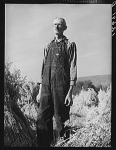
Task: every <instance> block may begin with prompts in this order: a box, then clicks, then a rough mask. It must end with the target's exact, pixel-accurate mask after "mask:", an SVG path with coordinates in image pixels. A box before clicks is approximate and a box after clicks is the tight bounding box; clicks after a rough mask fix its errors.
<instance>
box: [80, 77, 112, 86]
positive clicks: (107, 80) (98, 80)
mask: <svg viewBox="0 0 116 150" xmlns="http://www.w3.org/2000/svg"><path fill="white" fill-rule="evenodd" d="M86 80H91V81H92V83H93V84H94V85H95V86H98V85H100V84H101V85H106V86H107V85H109V84H110V83H111V75H96V76H87V77H79V78H78V79H77V81H86Z"/></svg>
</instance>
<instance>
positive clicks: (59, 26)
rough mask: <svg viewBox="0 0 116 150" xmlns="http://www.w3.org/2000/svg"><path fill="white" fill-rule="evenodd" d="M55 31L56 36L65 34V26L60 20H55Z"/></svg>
mask: <svg viewBox="0 0 116 150" xmlns="http://www.w3.org/2000/svg"><path fill="white" fill-rule="evenodd" d="M53 31H54V33H55V34H56V35H60V34H62V33H63V32H64V24H63V23H62V20H60V19H55V20H54V22H53Z"/></svg>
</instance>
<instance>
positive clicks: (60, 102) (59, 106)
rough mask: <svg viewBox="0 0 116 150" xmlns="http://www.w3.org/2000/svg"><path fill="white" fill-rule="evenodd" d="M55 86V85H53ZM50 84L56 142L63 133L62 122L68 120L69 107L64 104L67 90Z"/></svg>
mask: <svg viewBox="0 0 116 150" xmlns="http://www.w3.org/2000/svg"><path fill="white" fill-rule="evenodd" d="M55 85H56V83H55ZM55 85H54V83H53V84H52V95H53V101H54V118H55V122H56V140H55V141H57V139H58V138H59V137H62V136H63V135H64V133H65V128H64V122H65V121H66V120H67V119H69V110H70V107H67V106H66V105H65V104H64V101H65V97H66V94H67V91H68V89H66V87H63V86H55Z"/></svg>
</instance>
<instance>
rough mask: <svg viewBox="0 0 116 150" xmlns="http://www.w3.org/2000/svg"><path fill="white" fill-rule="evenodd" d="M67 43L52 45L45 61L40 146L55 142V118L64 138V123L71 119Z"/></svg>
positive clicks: (59, 134) (60, 133) (40, 108)
mask: <svg viewBox="0 0 116 150" xmlns="http://www.w3.org/2000/svg"><path fill="white" fill-rule="evenodd" d="M67 42H68V41H66V40H62V41H61V42H59V43H56V42H55V41H53V42H51V43H50V46H49V48H48V53H47V57H46V60H45V65H44V71H43V79H42V93H41V99H40V107H39V110H40V113H39V115H38V122H37V134H38V141H39V143H40V146H49V144H50V142H51V141H52V140H53V120H52V118H53V116H54V118H55V121H56V126H57V134H58V136H62V134H63V128H64V126H63V123H64V122H65V121H66V120H67V119H69V109H70V107H69V106H66V105H65V104H64V101H65V97H66V95H67V93H68V90H69V87H70V65H69V58H68V53H67Z"/></svg>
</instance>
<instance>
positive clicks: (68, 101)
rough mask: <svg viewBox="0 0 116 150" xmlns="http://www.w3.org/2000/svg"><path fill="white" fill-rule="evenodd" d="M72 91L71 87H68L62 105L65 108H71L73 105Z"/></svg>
mask: <svg viewBox="0 0 116 150" xmlns="http://www.w3.org/2000/svg"><path fill="white" fill-rule="evenodd" d="M72 90H73V86H70V89H69V91H68V94H67V95H66V98H65V102H64V104H65V105H66V106H72V104H73V100H72Z"/></svg>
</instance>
